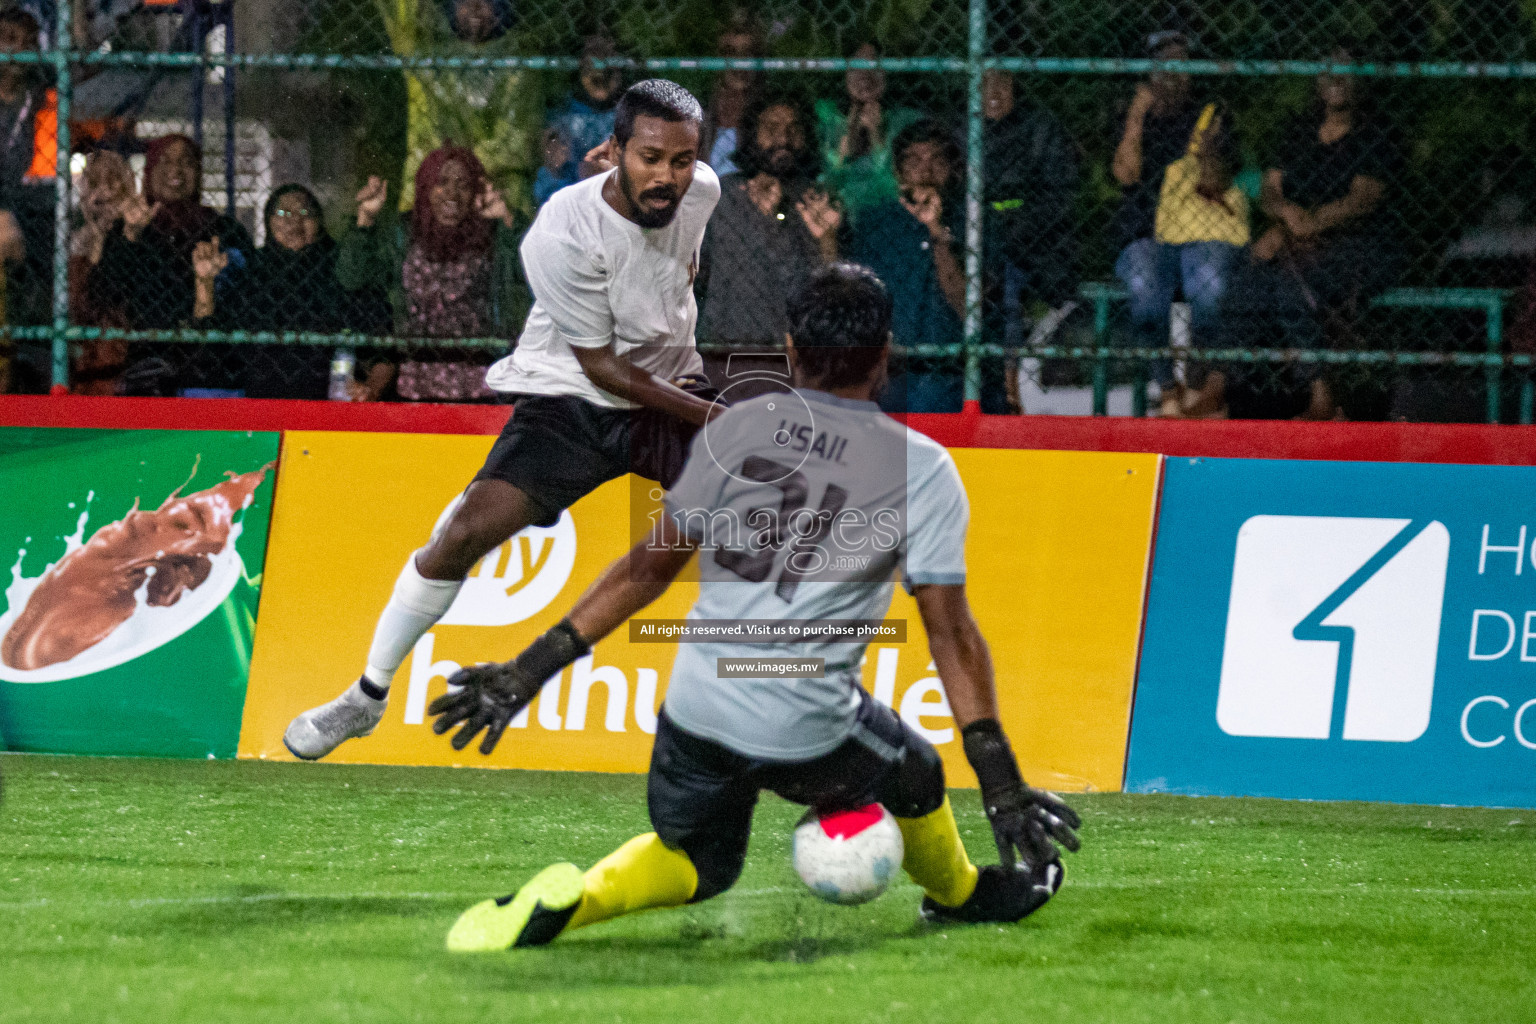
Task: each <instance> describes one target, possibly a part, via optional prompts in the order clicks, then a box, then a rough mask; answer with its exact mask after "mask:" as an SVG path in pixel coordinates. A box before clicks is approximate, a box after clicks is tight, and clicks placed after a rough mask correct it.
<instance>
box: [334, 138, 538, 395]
mask: <svg viewBox="0 0 1536 1024" xmlns="http://www.w3.org/2000/svg"><path fill="white" fill-rule="evenodd" d="M388 192H389V189H388V186H387V185H386V184H385V183H384V181H383V180H382V179H380V178H377V177H371V178H369V179H368V184H366V185H364V186H363V189H362V191H361V192H359V193H358V194H357V226H356V227H355V228H354V229H353V230H352V231H350V232H348V233H347V236H346V237H345V238H344V239H342V242H341V252H340V256H339V258H338V260H337V266H336V270H337V276H338V277H339V278H340V280H341V283H342V286H343V287H345V288H348V289H353V290H356V289H362V288H368V287H381V288H385V289H387V290H388V291H389V295H390V299H391V303H392V305H393V306H394V313H395V333H397V334H400V335H405V336H408V337H416V338H477V337H478V338H484V337H493V336H494V337H511V336H512V335H513V333H514V332H516V331H517V330H518V329H519V328H520V327H521V326H522V320H523V316H524V314H525V313H526V312H527V307H528V299H527V294H528V293H527V288H526V287H525V286H524V283H523V279H522V267H521V265H520V263H519V262H518V257H517V243H518V240H519V238H520V236H521V233H522V232H521V229H520V225H519V224H518V223H517V220H516V219H515V217H514V215H513V213H512V211H511V210H510V209H508V207H507V203H506V200H505V199H504V198H503V197H502V195H501V193H499V192H497V191H496V189H495V188H494V187H492V185H491V184H490V182H489V181H487V180H486V177H485V170H484V168H483V167H481V165H480V161H479V160H478V159H477V158H476V157H475V155H474V153H472V152H470V151H469V150H468V149H465V148H463V147H461V146H442V147H439V148H438V149H435V150H433V151H432V152H431V153H429V154H428V155H427V157H426V159H425V160H423V161H422V163H421V167H420V168H419V169H418V170H417V172H416V192H415V202H414V203H413V205H412V207H411V210H410V212H409V213H408V214H406V215H405V216H404V219H403V220H402V221H396V222H394V223H392V224H388V223H380V217H381V214H382V213H383V212H384V207H385V200H386V199H387V198H388ZM493 355H494V354H493V353H491V352H475V351H470V350H466V349H462V348H447V347H445V348H440V349H434V348H431V347H424V348H419V349H411V350H410V354H409V357H408V358H407V359H405V360H404V361H403V362H402V363H400V365H399V373H398V377H397V378H396V380H395V388H396V390H397V391H398V392H399V394H400V397H401V398H404V399H406V400H407V401H413V402H422V401H426V402H454V401H473V400H490V399H492V398H494V393H493V392H492V391H491V390H490V389H489V388H487V387H486V386H485V370H486V367H487V366H489V365H490V363H491V361H492V358H493ZM380 379H381V378H380V377H379V376H377V375H370V382H371V383H372V384H373V385H377V383H378V381H379V380H380ZM381 393H382V389H380V388H378V387H377V386H374V387H373V388H372V391H371V393H369V394H365V395H361V396H359V397H363V398H378V397H379V395H380V394H381Z"/></svg>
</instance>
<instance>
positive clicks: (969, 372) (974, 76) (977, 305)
mask: <svg viewBox="0 0 1536 1024" xmlns="http://www.w3.org/2000/svg"><path fill="white" fill-rule="evenodd" d="M986 53H987V4H986V0H971V24H970V46H969V48H968V53H967V55H966V74H967V76H968V78H969V82H968V83H967V86H968V87H967V90H966V115H965V342H964V345H965V401H966V402H967V403H970V402H979V401H980V400H981V353H980V352H979V351H978V350H977V348H976V346H977V345H979V344H981V236H982V231H981V200H982V195H983V192H984V189H983V184H984V182H985V177H984V169H983V167H982V158H983V155H984V153H985V147H984V145H983V142H982V132H981V129H982V107H981V76H982V61H983V60H984V59H985V57H986Z"/></svg>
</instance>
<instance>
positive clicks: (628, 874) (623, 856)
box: [565, 832, 699, 931]
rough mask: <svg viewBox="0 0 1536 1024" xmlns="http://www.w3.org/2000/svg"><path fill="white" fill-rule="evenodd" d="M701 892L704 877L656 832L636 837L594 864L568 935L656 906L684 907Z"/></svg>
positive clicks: (571, 921)
mask: <svg viewBox="0 0 1536 1024" xmlns="http://www.w3.org/2000/svg"><path fill="white" fill-rule="evenodd" d="M698 887H699V873H698V872H697V871H695V870H694V868H693V862H692V861H691V860H689V859H688V855H687V854H686V853H683V852H682V851H681V850H669V849H668V848H667V847H666V846H664V845H663V844H662V842H661V839H660V838H659V837H657V835H656V833H655V832H647V833H646V834H645V835H643V836H636V837H635V838H633V839H631V840H630V841H629V842H627V843H625V844H624V845H623V846H621V847H619V848H618V849H617V850H614V851H613V852H612V853H610V854H609V855H608V856H606V857H604V858H603V859H602V860H600V861H598V862H597V863H596V864H594V865H592V868H591V869H590V870H589V871H588V872H587V874H586V889H585V891H584V892H583V893H582V896H581V905H580V906H579V907H577V908H576V913H575V914H574V915H573V916H572V917H571V920H570V923H569V924H567V925H566V926H565V927H566V930H567V931H569V930H571V929H572V928H582V927H584V926H586V925H589V924H596V923H597V922H599V921H607V920H608V919H609V918H614V917H619V916H621V915H623V914H633V913H634V912H635V911H637V910H650V909H651V908H653V907H679V906H682V905H683V904H684V903H687V902H688V901H689V900H690V899H691V898H692V897H693V894H694V892H695V891H696V890H697V889H698Z"/></svg>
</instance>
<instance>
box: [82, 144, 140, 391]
mask: <svg viewBox="0 0 1536 1024" xmlns="http://www.w3.org/2000/svg"><path fill="white" fill-rule="evenodd" d="M131 195H133V171H131V170H130V169H129V167H128V161H127V160H124V159H123V157H122V154H120V153H114V152H113V151H111V150H108V149H98V150H97V151H96V152H94V153H92V154H91V155H90V156H89V157H88V158H87V159H86V161H85V173H84V174H83V175H82V176H81V188H80V214H81V219H80V223H79V225H78V226H77V227H76V228H75V230H74V232H73V233H72V234H71V235H70V238H69V319H70V322H71V323H72V324H74V325H76V326H77V327H117V328H123V327H127V326H128V312H127V310H126V309H125V308H124V307H123V305H122V304H121V303H118V304H116V305H111V306H102V305H98V304H97V303H96V302H95V301H94V300H95V299H97V298H98V297H99V296H98V295H97V290H96V289H92V288H91V287H90V280H91V275H92V274H93V273H94V272H95V270H96V267H97V266H98V265H99V264H100V263H101V256H102V252H103V251H104V249H105V247H106V244H107V235H108V234H110V233H111V232H112V229H113V228H114V227H116V225H117V224H118V222H119V221H120V220H122V217H123V205H124V204H125V203H126V202H127V201H128V197H129V196H131ZM72 355H73V358H72V360H71V363H72V365H71V367H70V374H69V389H70V391H71V392H72V393H73V394H77V395H114V394H118V393H120V392H121V390H122V386H123V381H122V377H123V369H124V368H125V367H126V366H127V363H128V343H127V342H125V341H122V340H119V339H112V340H95V341H82V342H78V343H77V344H76V345H75V346H74V348H73V353H72Z"/></svg>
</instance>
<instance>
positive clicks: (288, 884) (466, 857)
mask: <svg viewBox="0 0 1536 1024" xmlns="http://www.w3.org/2000/svg"><path fill="white" fill-rule="evenodd" d="M0 770H3V771H4V772H5V777H6V783H7V787H6V794H5V802H4V803H3V804H0V1021H3V1022H13V1021H14V1022H20V1021H28V1022H30V1021H82V1022H92V1024H108V1022H113V1021H124V1022H135V1024H137V1022H146V1024H148V1022H154V1024H175V1022H182V1021H187V1022H192V1021H196V1022H210V1021H218V1022H238V1021H263V1022H273V1021H282V1022H288V1021H295V1022H303V1024H309V1022H323V1021H359V1022H365V1021H366V1022H372V1021H433V1022H437V1021H477V1022H479V1021H500V1022H507V1021H517V1022H535V1021H558V1022H561V1024H574V1022H587V1021H602V1022H608V1021H639V1022H650V1021H659V1022H667V1024H676V1022H682V1021H695V1020H697V1021H762V1022H780V1021H843V1020H846V1021H914V1022H924V1024H927V1022H934V1021H987V1022H991V1021H998V1022H1005V1021H1008V1022H1011V1021H1027V1022H1031V1024H1040V1022H1049V1021H1072V1022H1082V1021H1113V1022H1117V1024H1122V1022H1127V1024H1129V1022H1139V1021H1148V1022H1156V1024H1175V1022H1185V1021H1195V1022H1203V1021H1211V1022H1227V1021H1242V1022H1250V1021H1306V1022H1320V1021H1349V1022H1351V1024H1354V1022H1365V1021H1391V1022H1394V1024H1401V1022H1409V1021H1441V1020H1447V1021H1448V1020H1469V1021H1470V1020H1478V1021H1498V1022H1514V1021H1530V1020H1536V980H1533V979H1536V971H1533V968H1536V877H1533V875H1536V814H1533V813H1531V812H1522V811H1507V810H1506V811H1499V810H1451V809H1444V808H1429V807H1400V806H1373V805H1365V804H1305V803H1284V802H1279V801H1265V800H1218V799H1187V798H1180V797H1142V796H1118V795H1105V796H1091V797H1076V798H1074V799H1073V802H1074V803H1075V804H1076V805H1077V806H1078V807H1080V808H1081V809H1082V810H1083V817H1084V819H1085V822H1084V827H1083V841H1084V848H1083V852H1081V853H1080V854H1078V855H1077V856H1075V857H1070V858H1068V875H1067V885H1066V888H1064V889H1063V890H1062V892H1061V894H1060V895H1059V896H1058V897H1057V898H1056V899H1055V900H1054V901H1053V902H1052V903H1051V904H1050V905H1049V906H1047V907H1046V908H1045V909H1044V910H1042V911H1041V912H1040V913H1039V914H1038V915H1036V916H1035V917H1033V918H1030V919H1029V920H1027V921H1025V922H1024V923H1023V924H1020V925H1017V926H1012V927H1006V928H998V927H995V926H989V927H969V928H966V927H949V928H942V929H941V928H932V927H926V926H923V925H921V924H919V923H918V921H917V903H918V897H919V894H918V891H917V890H916V888H914V887H913V886H912V885H910V884H903V885H900V886H896V887H893V888H892V890H891V891H890V892H889V893H887V894H886V895H885V896H883V897H881V898H880V899H879V900H877V901H875V902H874V903H871V904H868V905H866V906H864V907H859V908H846V909H845V908H838V907H832V906H828V905H826V904H822V903H820V902H818V901H817V900H815V899H814V898H813V897H811V896H810V895H809V894H808V893H807V892H805V891H804V890H803V889H802V888H801V886H800V885H799V882H798V881H797V879H796V878H795V876H794V873H793V870H792V869H791V867H790V865H789V854H788V839H789V833H790V828H791V826H792V824H793V822H794V821H795V818H796V816H797V810H796V809H795V808H794V807H792V806H790V805H788V804H786V803H784V802H782V801H779V800H777V799H775V798H771V797H768V798H765V799H764V802H763V804H762V805H761V807H760V809H759V812H758V816H757V832H756V835H755V838H754V840H753V846H752V850H751V854H750V856H749V860H748V864H747V870H746V874H745V875H744V876H743V878H742V880H741V882H740V883H739V884H738V886H737V888H736V889H735V890H733V891H732V892H730V893H727V894H726V895H724V896H722V897H720V898H718V899H716V900H713V901H711V902H709V903H706V904H704V905H701V906H698V907H691V908H684V909H679V910H671V911H660V912H654V913H649V914H642V915H639V916H637V917H634V918H631V919H627V920H623V921H619V922H611V923H608V924H604V925H599V926H597V927H594V928H591V929H587V930H585V931H581V932H577V933H574V934H573V935H571V936H567V937H566V938H565V939H562V940H560V941H559V942H557V943H555V944H554V945H553V946H551V947H549V948H547V949H539V950H519V951H516V952H510V953H507V954H498V955H491V956H477V957H463V956H451V955H449V954H448V953H447V952H445V951H444V950H443V937H444V935H445V934H446V932H447V929H448V927H449V925H450V924H451V923H452V922H453V919H454V917H455V916H456V915H457V914H458V912H459V911H460V910H461V909H462V908H463V907H465V906H467V905H468V904H470V903H471V902H474V901H475V900H477V899H479V898H482V897H484V896H486V895H494V894H499V893H502V892H504V891H508V890H510V889H512V888H514V887H515V886H516V885H517V884H518V883H519V882H520V881H522V880H523V879H524V878H526V877H527V876H528V875H529V874H531V873H532V872H533V871H534V870H536V869H537V868H539V867H542V866H543V865H545V864H546V863H548V862H550V861H553V860H557V859H570V860H574V861H576V862H577V863H579V864H582V865H586V864H590V863H591V862H592V861H593V860H595V859H596V858H598V857H600V856H601V855H603V854H604V853H606V852H608V850H610V849H611V848H612V847H614V846H615V845H617V844H618V843H620V842H622V841H623V840H625V839H627V838H629V837H630V836H631V835H634V834H635V833H637V832H641V831H644V830H645V829H646V822H645V812H644V802H643V801H644V781H643V779H641V778H639V777H630V776H599V775H575V774H569V775H561V774H543V773H533V772H510V771H506V772H491V771H467V770H460V771H452V770H444V769H426V768H423V769H414V768H364V767H347V766H338V765H326V764H318V765H292V764H262V763H249V762H242V763H235V762H176V761H152V760H127V759H92V758H68V757H37V756H24V755H9V756H6V757H4V758H0ZM955 801H956V805H957V809H958V813H959V817H960V820H961V827H962V829H963V831H964V832H965V838H966V842H967V843H968V844H969V846H970V848H971V851H972V854H973V855H974V856H975V857H976V858H977V859H978V860H981V859H988V860H990V859H993V858H994V857H995V854H994V853H993V852H992V851H991V838H990V833H989V832H988V831H987V828H986V825H985V822H984V820H983V818H982V815H981V812H980V809H979V807H978V805H977V800H976V796H975V794H974V793H966V792H958V793H956V794H955Z"/></svg>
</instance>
